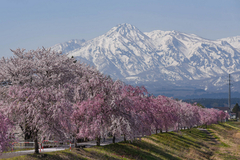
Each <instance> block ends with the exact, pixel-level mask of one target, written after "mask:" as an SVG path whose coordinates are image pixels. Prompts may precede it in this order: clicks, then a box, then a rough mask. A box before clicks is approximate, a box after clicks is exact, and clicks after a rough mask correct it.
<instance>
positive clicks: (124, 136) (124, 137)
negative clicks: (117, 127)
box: [123, 134, 127, 142]
mask: <svg viewBox="0 0 240 160" xmlns="http://www.w3.org/2000/svg"><path fill="white" fill-rule="evenodd" d="M123 140H124V142H126V141H127V139H126V135H125V134H124V135H123Z"/></svg>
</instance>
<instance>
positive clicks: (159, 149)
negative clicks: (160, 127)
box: [8, 121, 240, 160]
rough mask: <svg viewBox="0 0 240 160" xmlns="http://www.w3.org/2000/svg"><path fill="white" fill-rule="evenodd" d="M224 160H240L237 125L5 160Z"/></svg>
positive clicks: (218, 125) (230, 124) (222, 124)
mask: <svg viewBox="0 0 240 160" xmlns="http://www.w3.org/2000/svg"><path fill="white" fill-rule="evenodd" d="M25 159H26V160H39V159H46V160H66V159H69V160H72V159H100V160H105V159H113V160H114V159H125V160H130V159H139V160H140V159H141V160H146V159H149V160H154V159H169V160H180V159H193V160H196V159H206V160H207V159H216V160H218V159H227V160H238V159H239V160H240V122H236V121H228V122H227V123H220V124H214V125H210V126H208V127H207V128H204V127H201V128H200V127H199V128H192V129H190V130H181V131H179V132H169V133H159V134H156V135H151V136H147V137H144V138H142V140H141V141H140V140H136V141H134V142H132V143H130V142H128V143H123V142H120V143H116V144H110V145H107V146H100V147H97V146H96V147H92V148H85V149H72V151H70V150H65V151H58V152H51V153H44V154H39V155H36V154H31V155H24V156H19V157H14V158H9V159H8V160H25Z"/></svg>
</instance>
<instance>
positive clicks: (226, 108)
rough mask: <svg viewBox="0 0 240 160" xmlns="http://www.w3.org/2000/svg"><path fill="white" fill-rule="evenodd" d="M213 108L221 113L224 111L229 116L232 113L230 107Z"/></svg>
mask: <svg viewBox="0 0 240 160" xmlns="http://www.w3.org/2000/svg"><path fill="white" fill-rule="evenodd" d="M213 108H214V109H218V110H220V111H224V112H225V113H228V114H230V113H231V111H230V109H229V107H213Z"/></svg>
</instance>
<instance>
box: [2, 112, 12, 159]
mask: <svg viewBox="0 0 240 160" xmlns="http://www.w3.org/2000/svg"><path fill="white" fill-rule="evenodd" d="M11 129H12V123H11V122H10V120H9V119H8V118H6V116H4V115H3V114H2V113H1V112H0V155H1V153H2V152H3V151H6V150H7V149H9V148H10V147H11V146H10V144H11V143H10V142H11V139H10V138H9V133H10V131H11Z"/></svg>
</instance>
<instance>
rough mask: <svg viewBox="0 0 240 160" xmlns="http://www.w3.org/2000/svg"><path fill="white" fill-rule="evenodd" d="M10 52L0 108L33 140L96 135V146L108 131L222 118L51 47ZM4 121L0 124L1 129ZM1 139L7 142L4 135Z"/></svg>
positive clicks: (0, 75)
mask: <svg viewBox="0 0 240 160" xmlns="http://www.w3.org/2000/svg"><path fill="white" fill-rule="evenodd" d="M13 53H14V54H15V56H14V57H11V58H9V59H5V58H2V59H1V61H0V81H1V84H2V85H1V90H0V91H1V95H2V96H1V98H0V113H1V112H2V113H3V114H4V115H8V117H9V119H10V120H11V121H13V122H14V123H15V124H16V125H19V126H20V127H21V128H22V129H23V131H24V132H25V133H31V134H32V138H34V140H35V142H36V143H37V142H38V141H39V140H43V139H44V138H45V139H61V140H63V139H69V138H70V137H71V136H74V137H77V138H89V139H97V142H98V145H100V138H104V137H106V136H107V135H109V134H111V135H112V136H113V137H120V136H124V139H130V140H132V139H134V138H135V137H139V136H140V137H141V136H144V135H150V134H152V133H158V131H162V130H165V131H169V130H177V129H181V128H191V127H194V126H197V125H203V124H204V125H209V124H212V123H217V122H219V121H222V120H224V119H226V118H227V117H228V115H227V114H226V113H224V112H221V111H218V110H215V109H205V108H199V107H198V106H195V105H191V104H188V103H185V102H181V101H176V100H174V99H172V98H168V97H165V96H158V97H154V96H149V94H148V92H147V90H146V89H145V88H144V87H134V86H131V85H126V84H124V83H123V82H121V81H119V80H117V81H113V80H112V79H111V78H110V77H108V76H106V75H104V74H102V73H100V72H99V71H97V69H96V68H93V67H90V66H87V65H86V64H83V63H80V62H77V63H76V60H75V59H74V58H69V57H67V56H66V55H63V54H61V53H56V52H54V51H51V50H47V49H44V48H42V49H38V50H35V51H34V50H30V51H28V52H25V50H20V49H17V50H16V51H13ZM0 118H1V114H0ZM4 125H5V126H4ZM6 126H8V124H7V125H6V124H4V123H3V124H2V123H1V126H0V129H1V127H2V128H4V129H3V130H4V133H5V132H6V133H7V128H8V127H6ZM1 133H3V132H1ZM1 133H0V134H1ZM0 136H1V135H0ZM0 139H1V137H0ZM1 143H3V144H7V143H8V141H7V139H6V138H5V139H4V140H2V141H1ZM3 146H5V145H2V144H1V146H0V147H2V148H1V149H2V150H4V149H5V148H6V147H5V148H4V147H3ZM35 152H36V153H37V152H38V146H36V147H35Z"/></svg>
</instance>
